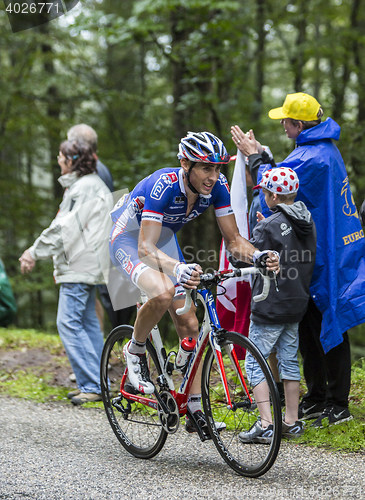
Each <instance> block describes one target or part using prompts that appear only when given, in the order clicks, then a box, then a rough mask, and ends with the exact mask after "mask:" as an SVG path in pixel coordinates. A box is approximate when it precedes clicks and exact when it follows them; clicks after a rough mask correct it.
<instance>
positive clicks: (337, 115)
mask: <svg viewBox="0 0 365 500" xmlns="http://www.w3.org/2000/svg"><path fill="white" fill-rule="evenodd" d="M0 30H1V38H0V204H1V205H0V256H1V257H2V259H3V261H4V263H5V266H6V269H7V272H8V275H9V277H10V280H11V283H12V286H13V290H14V293H15V295H16V299H17V303H18V314H17V317H16V325H17V326H19V327H22V328H29V327H32V328H39V329H44V330H48V331H55V329H56V327H55V318H56V309H57V296H58V289H57V287H56V286H55V285H54V282H53V279H52V271H53V266H52V262H51V261H43V262H37V264H36V267H35V270H34V271H33V273H32V274H31V275H29V276H21V275H20V270H19V262H18V258H19V256H20V255H21V254H22V252H23V251H24V249H26V248H28V247H29V246H30V245H31V244H32V243H33V241H34V239H35V238H36V237H37V236H38V235H39V234H40V232H41V231H42V230H43V229H44V228H45V227H47V226H48V225H49V223H50V221H51V220H52V219H53V218H54V216H55V214H56V212H57V208H58V205H59V203H60V201H61V198H62V188H61V186H60V185H59V183H58V182H57V179H58V177H59V175H60V169H59V166H58V163H57V154H58V150H59V145H60V143H61V142H62V141H63V140H64V139H65V138H66V132H67V130H68V128H69V127H70V126H72V125H74V124H76V123H87V124H89V125H91V126H92V127H93V128H95V130H96V131H97V133H98V135H99V150H98V155H99V158H100V159H101V161H102V162H103V163H105V164H106V165H107V166H108V167H109V169H110V170H111V172H112V174H113V177H114V182H115V189H116V190H119V189H124V188H128V189H131V188H132V187H133V186H134V185H135V184H136V183H137V182H138V181H139V180H140V179H142V178H143V177H145V176H146V175H149V174H150V173H152V172H153V171H154V170H156V169H158V168H162V167H166V166H178V161H177V158H176V152H177V145H178V142H179V140H180V138H181V137H183V136H184V135H185V134H186V132H187V131H188V130H193V131H200V130H209V131H211V132H213V133H214V134H216V135H218V136H219V137H220V138H222V140H223V141H224V142H225V144H226V145H227V149H228V150H229V153H231V154H234V153H235V148H234V145H233V143H232V141H231V135H230V126H231V125H234V124H238V125H240V126H241V127H242V129H243V130H245V131H246V130H249V129H250V128H253V130H254V132H255V134H256V137H257V138H258V140H260V142H262V143H263V144H267V145H269V146H270V148H271V150H272V152H273V153H274V157H275V159H276V161H280V160H282V159H284V158H285V157H286V156H287V155H288V153H289V152H290V151H291V150H292V148H293V146H294V144H293V142H292V141H290V140H288V139H287V138H286V136H285V134H284V132H283V129H282V127H281V126H280V125H279V122H278V121H273V120H270V119H269V118H268V116H267V113H268V110H269V109H271V108H273V107H277V106H281V105H282V102H283V100H284V98H285V95H286V94H287V93H289V92H299V91H304V92H308V93H310V94H312V95H314V96H316V97H317V99H318V100H319V102H320V103H321V105H322V107H323V109H324V111H325V118H326V117H328V116H331V117H332V118H333V119H334V120H336V121H337V122H338V123H339V124H340V125H341V127H342V132H341V138H340V141H339V143H338V146H339V149H340V151H341V153H342V156H343V158H344V160H345V163H346V166H347V170H348V173H349V180H350V185H351V188H352V193H353V195H354V199H355V203H356V205H357V207H358V208H359V206H360V204H361V202H362V201H363V199H364V197H365V165H364V158H365V134H364V131H365V0H295V1H293V2H291V3H288V2H287V1H284V0H275V1H274V0H239V1H234V0H229V1H228V0H209V1H208V0H124V1H122V2H116V1H112V0H82V1H81V2H79V3H78V5H77V6H76V7H75V8H74V9H72V10H71V11H70V12H69V13H68V14H67V15H65V16H62V17H60V18H58V19H56V20H54V21H52V22H50V23H47V24H44V25H42V26H40V27H38V28H33V29H29V30H26V31H22V32H18V33H13V32H12V31H11V27H10V24H9V20H8V18H7V14H6V12H5V5H4V4H3V2H2V1H0ZM232 169H233V165H230V166H228V167H227V168H225V171H224V173H225V174H226V175H227V177H228V179H229V181H230V180H231V177H232ZM329 223H330V222H329ZM179 241H180V245H181V247H182V248H184V247H185V248H187V249H188V250H189V252H190V255H191V259H189V260H191V261H199V262H200V264H201V265H202V267H203V269H206V268H208V267H209V268H212V267H215V266H216V265H217V256H218V251H219V245H220V234H219V232H218V229H217V226H216V223H215V220H214V213H213V211H208V213H206V214H205V215H204V216H203V217H201V218H199V219H197V220H195V221H194V222H192V223H190V224H189V227H188V231H186V230H184V231H182V232H181V235H180V237H179ZM199 250H201V252H200V253H199V254H198V253H197V252H198V251H199ZM166 328H167V326H166ZM364 333H365V327H363V326H360V327H358V328H356V329H353V330H352V332H351V339H352V344H353V352H354V354H355V356H360V355H365V337H364Z"/></svg>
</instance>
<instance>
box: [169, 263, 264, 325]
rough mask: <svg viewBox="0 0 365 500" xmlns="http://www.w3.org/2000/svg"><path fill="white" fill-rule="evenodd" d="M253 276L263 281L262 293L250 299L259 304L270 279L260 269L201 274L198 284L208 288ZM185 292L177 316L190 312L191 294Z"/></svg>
mask: <svg viewBox="0 0 365 500" xmlns="http://www.w3.org/2000/svg"><path fill="white" fill-rule="evenodd" d="M253 274H261V276H262V278H263V280H264V285H263V287H262V292H261V293H260V294H259V295H256V296H255V297H252V299H253V301H254V302H261V301H262V300H265V299H266V297H267V296H268V294H269V290H270V277H269V276H267V275H266V274H263V273H262V272H261V271H260V269H259V268H257V267H245V268H241V269H225V270H223V271H214V273H207V274H202V275H201V276H200V284H201V287H202V288H209V287H210V286H213V285H217V284H218V283H219V282H220V281H223V280H226V279H229V278H240V277H243V276H246V275H253ZM185 291H186V299H185V304H184V307H181V308H180V309H177V310H176V314H178V315H179V316H181V315H182V314H185V313H187V312H188V311H190V307H191V302H192V297H191V292H192V290H185Z"/></svg>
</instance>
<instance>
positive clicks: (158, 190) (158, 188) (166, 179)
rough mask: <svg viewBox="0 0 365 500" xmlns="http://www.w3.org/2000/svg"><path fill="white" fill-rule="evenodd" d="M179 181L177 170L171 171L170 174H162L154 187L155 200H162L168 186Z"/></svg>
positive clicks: (152, 193)
mask: <svg viewBox="0 0 365 500" xmlns="http://www.w3.org/2000/svg"><path fill="white" fill-rule="evenodd" d="M175 182H177V175H176V174H175V172H170V173H168V174H161V175H160V178H159V179H158V180H157V181H156V182H155V185H154V186H153V188H152V192H151V198H153V199H154V200H161V198H162V196H163V194H164V193H165V191H166V190H167V189H168V188H171V187H172V185H173V184H174V183H175Z"/></svg>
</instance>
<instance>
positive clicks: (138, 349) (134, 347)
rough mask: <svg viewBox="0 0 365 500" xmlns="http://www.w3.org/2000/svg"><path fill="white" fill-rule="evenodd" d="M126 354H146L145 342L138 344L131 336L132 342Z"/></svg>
mask: <svg viewBox="0 0 365 500" xmlns="http://www.w3.org/2000/svg"><path fill="white" fill-rule="evenodd" d="M128 352H129V353H130V354H139V355H141V354H144V353H145V352H146V342H138V341H137V340H136V339H135V338H134V334H133V335H132V340H131V342H130V344H129V346H128Z"/></svg>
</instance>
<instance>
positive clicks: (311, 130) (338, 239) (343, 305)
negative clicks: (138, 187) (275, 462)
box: [232, 92, 365, 427]
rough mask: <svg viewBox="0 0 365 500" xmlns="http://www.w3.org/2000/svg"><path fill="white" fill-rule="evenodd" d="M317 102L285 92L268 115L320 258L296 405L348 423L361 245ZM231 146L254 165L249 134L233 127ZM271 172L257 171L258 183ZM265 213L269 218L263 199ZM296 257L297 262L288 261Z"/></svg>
mask: <svg viewBox="0 0 365 500" xmlns="http://www.w3.org/2000/svg"><path fill="white" fill-rule="evenodd" d="M322 116H323V110H322V108H321V106H320V104H319V103H318V102H317V100H316V99H315V98H314V97H312V96H310V95H308V94H304V93H302V92H299V93H295V94H288V95H287V96H286V99H285V101H284V104H283V106H282V107H281V108H276V109H272V110H271V111H270V112H269V117H270V118H272V119H274V120H281V122H280V123H281V124H282V125H283V126H284V130H285V133H286V135H287V137H288V138H290V139H294V140H295V141H296V147H295V149H294V151H293V152H292V153H291V154H290V155H289V156H288V157H287V158H286V159H285V160H284V161H283V162H281V163H280V164H279V165H278V166H280V167H288V168H292V169H293V170H295V172H296V173H297V175H298V177H299V181H300V188H299V192H298V196H297V199H298V200H301V201H303V202H304V203H305V204H306V205H307V207H308V209H309V211H310V212H311V213H312V217H313V220H314V222H315V224H316V227H317V256H316V264H315V268H314V273H313V278H312V282H311V297H310V299H309V304H308V310H307V313H306V314H305V316H304V318H303V320H302V322H301V323H300V326H299V339H300V344H299V345H300V351H301V354H302V356H303V368H304V376H305V379H306V383H307V388H308V392H307V393H306V394H305V396H304V397H303V400H302V402H301V403H300V405H299V418H302V419H310V418H316V417H317V419H316V421H315V422H314V424H313V425H314V426H315V427H322V426H323V422H324V419H328V422H329V423H330V424H337V423H340V422H345V421H348V420H351V418H352V416H351V415H350V412H349V409H348V395H349V391H350V381H351V357H350V343H349V338H348V334H347V330H348V329H349V328H351V327H353V326H355V325H358V324H360V323H363V322H365V240H364V232H363V230H362V228H361V224H360V221H359V216H358V212H357V210H356V207H355V204H354V200H353V197H352V195H351V190H350V185H349V180H348V176H347V173H346V168H345V165H344V162H343V160H342V157H341V154H340V152H339V150H338V149H337V147H336V146H335V144H334V142H333V141H334V140H338V139H339V137H340V130H341V129H340V126H339V125H338V124H337V123H336V122H335V121H334V120H332V119H331V118H327V120H325V121H324V122H322V121H321V117H322ZM232 136H233V140H234V142H235V143H236V144H237V146H238V148H239V149H240V150H241V152H242V153H243V154H245V155H246V156H248V157H249V161H260V159H258V156H259V155H258V151H257V144H256V141H255V137H254V135H253V132H252V131H250V136H249V137H247V136H246V135H245V134H243V133H242V131H241V130H240V129H239V127H237V126H236V127H233V128H232ZM269 168H271V166H268V165H262V166H261V167H260V171H259V175H258V178H259V179H260V178H261V176H262V173H263V172H264V171H265V170H267V169H269ZM261 202H262V206H263V214H264V215H265V216H268V215H270V211H269V209H268V207H267V206H266V204H265V203H264V200H261ZM293 258H295V256H293Z"/></svg>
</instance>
